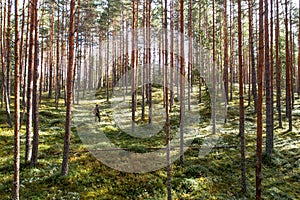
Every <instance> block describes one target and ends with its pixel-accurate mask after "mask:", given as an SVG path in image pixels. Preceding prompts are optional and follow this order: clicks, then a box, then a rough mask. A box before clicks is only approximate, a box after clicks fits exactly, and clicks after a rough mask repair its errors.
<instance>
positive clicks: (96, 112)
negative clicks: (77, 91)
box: [94, 104, 100, 122]
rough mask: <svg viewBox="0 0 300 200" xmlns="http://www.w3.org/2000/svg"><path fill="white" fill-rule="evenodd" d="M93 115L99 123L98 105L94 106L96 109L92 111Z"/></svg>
mask: <svg viewBox="0 0 300 200" xmlns="http://www.w3.org/2000/svg"><path fill="white" fill-rule="evenodd" d="M94 114H95V121H96V120H97V118H98V121H99V122H100V110H99V106H98V104H96V107H95V109H94Z"/></svg>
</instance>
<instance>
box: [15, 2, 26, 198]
mask: <svg viewBox="0 0 300 200" xmlns="http://www.w3.org/2000/svg"><path fill="white" fill-rule="evenodd" d="M18 4H19V2H18V0H15V52H14V53H15V91H14V92H15V102H14V106H15V115H14V118H15V119H14V120H15V123H14V200H18V199H19V190H20V84H19V82H20V69H19V60H20V59H19V46H20V39H19V19H18V13H19V11H18ZM23 12H24V11H23Z"/></svg>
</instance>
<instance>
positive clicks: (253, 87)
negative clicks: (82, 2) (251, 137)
mask: <svg viewBox="0 0 300 200" xmlns="http://www.w3.org/2000/svg"><path fill="white" fill-rule="evenodd" d="M252 7H253V0H249V43H250V57H251V66H252V95H253V101H254V112H255V113H257V86H256V69H255V55H254V41H253V17H252V16H253V8H252Z"/></svg>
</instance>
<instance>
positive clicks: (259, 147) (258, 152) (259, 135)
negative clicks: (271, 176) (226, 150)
mask: <svg viewBox="0 0 300 200" xmlns="http://www.w3.org/2000/svg"><path fill="white" fill-rule="evenodd" d="M263 17H264V3H263V0H259V48H258V69H257V72H258V96H257V139H256V199H257V200H261V193H262V191H261V190H262V188H261V179H262V172H261V169H262V103H263V96H262V95H263V94H262V92H263V87H262V69H263V67H264V24H263V22H264V18H263Z"/></svg>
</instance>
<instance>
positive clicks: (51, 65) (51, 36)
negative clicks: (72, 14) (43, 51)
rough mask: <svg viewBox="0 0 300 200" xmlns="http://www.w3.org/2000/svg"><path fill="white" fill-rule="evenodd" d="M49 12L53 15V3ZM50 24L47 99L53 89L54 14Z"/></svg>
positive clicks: (50, 96)
mask: <svg viewBox="0 0 300 200" xmlns="http://www.w3.org/2000/svg"><path fill="white" fill-rule="evenodd" d="M51 10H52V13H54V1H53V2H52V3H51ZM50 23H51V30H50V44H49V48H50V50H49V51H50V64H49V65H50V66H49V91H48V97H49V98H52V88H53V66H54V62H53V43H54V39H53V37H54V14H53V15H51V19H50Z"/></svg>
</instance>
